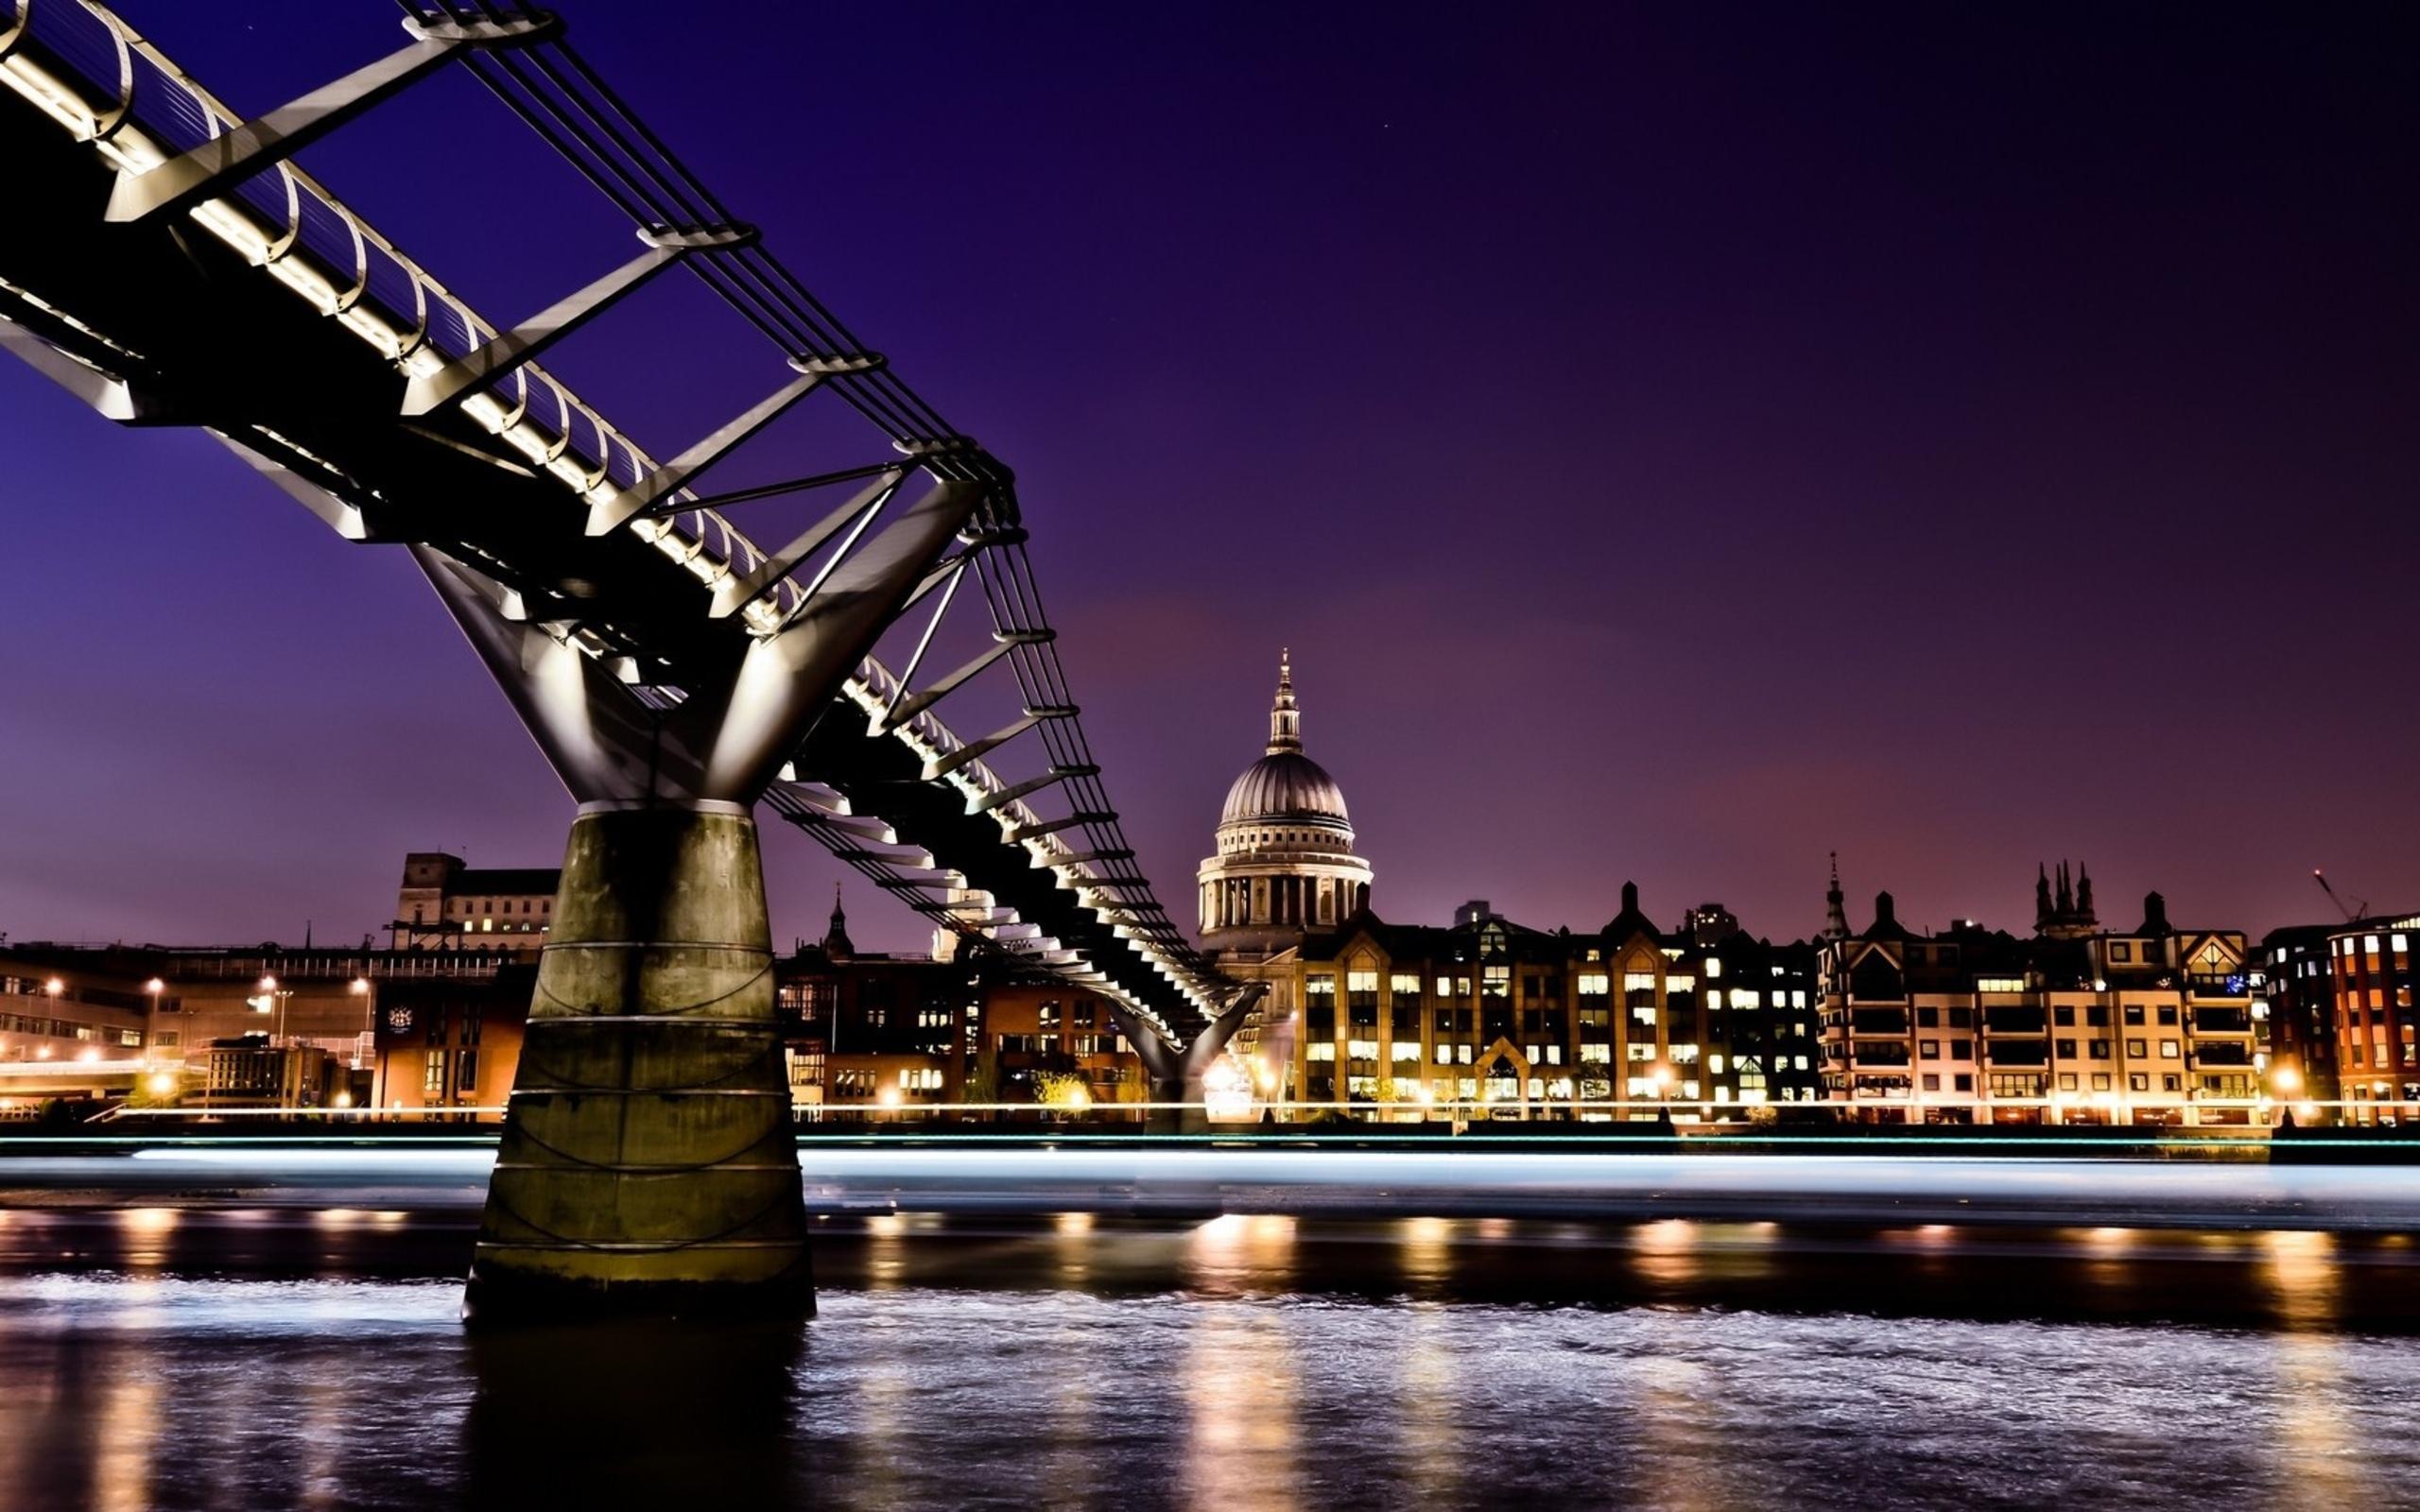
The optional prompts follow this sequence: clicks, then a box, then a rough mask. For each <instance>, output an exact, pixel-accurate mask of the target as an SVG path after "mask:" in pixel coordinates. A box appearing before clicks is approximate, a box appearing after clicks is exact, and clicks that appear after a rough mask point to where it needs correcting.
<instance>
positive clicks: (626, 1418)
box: [0, 1210, 2420, 1512]
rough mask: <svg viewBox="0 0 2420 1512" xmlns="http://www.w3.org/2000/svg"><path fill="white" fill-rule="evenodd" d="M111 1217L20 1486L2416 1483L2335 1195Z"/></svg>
mask: <svg viewBox="0 0 2420 1512" xmlns="http://www.w3.org/2000/svg"><path fill="white" fill-rule="evenodd" d="M163 1214H166V1215H165V1216H163ZM112 1222H113V1226H114V1228H115V1230H116V1233H117V1237H118V1239H119V1241H120V1242H121V1244H122V1246H124V1249H123V1252H122V1253H121V1254H120V1255H119V1257H118V1263H119V1264H120V1265H121V1266H123V1267H125V1268H122V1269H120V1270H117V1271H115V1272H112V1273H64V1272H46V1273H35V1274H26V1275H18V1276H14V1277H11V1278H9V1279H8V1280H5V1281H0V1487H6V1488H7V1494H6V1495H0V1503H8V1504H24V1505H28V1506H53V1505H56V1506H71V1507H72V1506H92V1507H98V1508H107V1509H129V1512H131V1509H137V1508H145V1507H151V1506H169V1507H186V1506H192V1507H221V1506H223V1507H230V1508H244V1509H247V1512H249V1509H251V1508H258V1507H269V1506H285V1505H303V1506H326V1507H354V1506H399V1507H400V1506H423V1505H448V1504H456V1503H467V1504H483V1503H484V1504H512V1505H518V1506H523V1507H529V1506H542V1505H568V1504H576V1503H581V1502H588V1503H594V1504H622V1503H628V1502H632V1501H644V1500H648V1499H650V1498H653V1499H656V1500H658V1501H659V1502H660V1503H661V1504H667V1505H673V1504H693V1503H717V1502H718V1503H722V1504H728V1505H733V1506H737V1507H747V1508H756V1507H770V1506H774V1505H778V1504H782V1503H784V1502H786V1501H790V1502H813V1503H819V1504H828V1505H860V1506H871V1507H890V1506H957V1505H968V1504H996V1505H1016V1506H1031V1505H1048V1506H1100V1507H1112V1506H1114V1507H1117V1508H1120V1509H1123V1508H1127V1507H1156V1506H1186V1507H1202V1508H1214V1507H1215V1508H1219V1509H1221V1512H1233V1509H1253V1508H1260V1507H1287V1506H1304V1505H1343V1506H1361V1505H1389V1506H1401V1505H1423V1506H1430V1505H1448V1506H1450V1505H1479V1504H1490V1505H1494V1504H1504V1503H1517V1502H1530V1503H1536V1504H1538V1505H1540V1506H1561V1505H1570V1504H1604V1503H1646V1504H1651V1505H1655V1506H1659V1507H1673V1508H1693V1507H1704V1508H1724V1507H1735V1506H1747V1505H1764V1504H1783V1503H1792V1504H1811V1505H1837V1506H1859V1507H1864V1506H1877V1505H1892V1504H1933V1503H1943V1502H1968V1503H1972V1502H1997V1503H2002V1504H2048V1503H2091V1504H2094V1505H2098V1506H2104V1507H2105V1506H2118V1507H2124V1506H2153V1505H2163V1504H2169V1503H2174V1502H2176V1501H2180V1500H2185V1499H2187V1498H2189V1499H2191V1500H2193V1501H2195V1502H2197V1503H2239V1504H2246V1505H2261V1506H2270V1505H2312V1506H2320V1505H2345V1504H2361V1503H2392V1502H2408V1501H2410V1500H2411V1498H2412V1495H2413V1492H2414V1489H2415V1487H2420V1458H2415V1455H2416V1454H2420V1349H2414V1348H2413V1347H2412V1346H2411V1343H2410V1342H2409V1341H2408V1340H2398V1339H2393V1338H2382V1337H2372V1336H2366V1335H2364V1334H2362V1333H2359V1332H2349V1331H2350V1330H2353V1329H2357V1328H2358V1327H2359V1323H2360V1321H2361V1318H2362V1314H2361V1307H2362V1302H2361V1300H2360V1299H2361V1298H2362V1297H2373V1296H2376V1295H2377V1292H2376V1291H2375V1290H2374V1289H2375V1288H2376V1287H2377V1286H2378V1285H2380V1284H2381V1280H2380V1279H2379V1278H2377V1277H2375V1276H2373V1277H2369V1278H2368V1279H2364V1273H2363V1272H2361V1270H2360V1269H2359V1266H2358V1265H2354V1264H2352V1263H2351V1262H2352V1260H2353V1259H2355V1258H2358V1257H2355V1256H2348V1253H2347V1246H2348V1244H2349V1243H2351V1242H2349V1241H2340V1240H2334V1239H2329V1238H2327V1237H2325V1236H2312V1235H2304V1234H2266V1235H2233V1236H2214V1237H2212V1238H2209V1239H2192V1240H2172V1239H2171V1240H2157V1239H2149V1238H2146V1237H2144V1236H2142V1235H2139V1234H2129V1233H2125V1232H2120V1231H2108V1230H2097V1231H2086V1230H2067V1231H2064V1232H2063V1233H2061V1234H2059V1235H2055V1236H2053V1237H2052V1239H2051V1240H2049V1241H2047V1242H2042V1243H2038V1244H2036V1246H2035V1247H2034V1248H2033V1249H2031V1250H2028V1249H2026V1248H2025V1247H2024V1246H2023V1245H2020V1244H2018V1243H2017V1242H2015V1241H2014V1240H2007V1239H1992V1238H1977V1237H1975V1236H1973V1235H1962V1234H1961V1233H1960V1232H1958V1231H1945V1232H1944V1231H1934V1230H1919V1229H1907V1230H1896V1231H1892V1232H1887V1233H1884V1234H1880V1235H1868V1236H1865V1237H1863V1238H1860V1239H1855V1240H1852V1239H1848V1238H1840V1239H1837V1240H1826V1241H1821V1242H1814V1241H1810V1242H1809V1244H1808V1245H1807V1246H1798V1245H1796V1243H1795V1242H1794V1241H1793V1240H1792V1239H1791V1237H1790V1236H1789V1234H1787V1233H1784V1232H1780V1231H1777V1230H1775V1229H1773V1228H1772V1226H1766V1225H1701V1224H1687V1223H1679V1224H1667V1225H1651V1226H1639V1227H1636V1228H1634V1229H1628V1230H1625V1231H1624V1232H1623V1233H1622V1234H1621V1236H1620V1239H1619V1242H1618V1243H1612V1242H1609V1239H1608V1235H1607V1234H1606V1233H1605V1232H1604V1231H1601V1230H1599V1231H1591V1230H1585V1229H1572V1228H1570V1227H1568V1226H1534V1225H1532V1226H1523V1225H1504V1224H1494V1223H1486V1222H1476V1221H1465V1220H1451V1221H1449V1220H1434V1219H1417V1220H1407V1221H1405V1222H1403V1223H1401V1224H1398V1225H1392V1226H1382V1227H1381V1228H1379V1229H1374V1230H1369V1231H1364V1232H1362V1233H1360V1235H1359V1238H1358V1239H1357V1241H1356V1242H1355V1245H1354V1246H1347V1245H1345V1244H1344V1242H1343V1241H1342V1240H1340V1238H1339V1237H1338V1236H1337V1235H1336V1234H1335V1233H1333V1232H1331V1231H1329V1230H1326V1229H1322V1228H1321V1227H1319V1226H1317V1225H1312V1224H1306V1223H1301V1222H1298V1221H1296V1220H1293V1219H1289V1218H1282V1217H1241V1216H1236V1217H1226V1218H1219V1219H1214V1220H1210V1221H1208V1222H1204V1223H1201V1224H1197V1225H1191V1226H1185V1227H1183V1228H1177V1229H1169V1228H1167V1226H1159V1227H1150V1228H1142V1229H1126V1228H1121V1227H1120V1226H1118V1225H1116V1224H1114V1223H1108V1222H1102V1221H1098V1220H1095V1219H1090V1218H1084V1219H1072V1218H1069V1219H1059V1220H1053V1221H1051V1222H1050V1223H1048V1224H1046V1225H1045V1226H1043V1227H1042V1228H1040V1229H1036V1230H1035V1231H1034V1232H1032V1233H1031V1234H1030V1235H1029V1236H1027V1237H1024V1238H1016V1237H1013V1236H1008V1237H1003V1236H998V1235H988V1236H979V1237H977V1238H975V1239H972V1240H970V1239H967V1238H965V1237H963V1236H961V1237H960V1238H959V1241H958V1243H959V1246H960V1247H959V1250H958V1251H956V1252H955V1253H953V1252H952V1251H950V1250H949V1247H948V1246H949V1243H950V1241H949V1238H948V1234H947V1232H946V1231H945V1230H944V1229H940V1228H934V1227H932V1226H930V1225H929V1224H928V1222H927V1220H924V1219H921V1218H913V1217H895V1216H882V1217H875V1218H873V1219H870V1220H867V1221H866V1222H864V1223H863V1224H862V1225H861V1226H860V1227H859V1229H858V1230H857V1232H856V1249H855V1250H854V1251H850V1252H842V1251H841V1250H840V1249H839V1248H838V1246H835V1248H834V1258H835V1261H836V1263H835V1265H834V1266H833V1268H832V1269H833V1276H834V1278H835V1279H828V1280H827V1285H826V1290H825V1293H824V1297H823V1312H822V1316H821V1320H820V1321H818V1322H817V1323H815V1324H814V1325H812V1326H810V1327H808V1328H806V1329H804V1330H798V1329H788V1330H784V1329H764V1328H755V1327H734V1326H716V1327H707V1326H704V1325H686V1326H680V1325H628V1326H622V1327H618V1328H613V1329H590V1330H557V1331H544V1330H532V1331H515V1332H508V1333H496V1334H488V1333H483V1334H479V1335H475V1336H472V1335H466V1334H465V1333H464V1332H463V1331H462V1330H461V1328H460V1325H459V1323H458V1318H457V1310H458V1305H459V1288H458V1285H456V1284H455V1283H454V1282H453V1281H451V1280H394V1279H388V1280H359V1279H354V1280H339V1279H332V1278H313V1279H301V1280H269V1279H261V1280H233V1279H213V1278H209V1277H202V1276H195V1275H191V1274H182V1273H180V1272H179V1271H177V1270H176V1269H175V1268H174V1267H173V1266H167V1267H164V1266H163V1264H162V1263H161V1261H160V1254H161V1251H162V1248H163V1246H164V1245H165V1244H166V1243H167V1242H168V1238H169V1236H171V1235H173V1234H175V1233H177V1232H179V1231H180V1229H181V1224H182V1228H184V1229H190V1227H191V1224H192V1221H191V1220H190V1219H189V1218H188V1219H185V1220H180V1219H179V1218H178V1217H177V1216H176V1215H175V1214H174V1212H173V1211H172V1210H141V1211H136V1212H129V1213H125V1214H120V1215H116V1217H115V1218H114V1219H113V1220H112ZM356 1222H357V1220H350V1219H349V1220H346V1223H345V1224H344V1225H339V1227H347V1226H351V1225H354V1224H355V1223H356ZM1823 1244H1832V1245H1834V1247H1835V1250H1836V1251H1837V1254H1838V1257H1839V1263H1840V1264H1841V1266H1842V1267H1843V1271H1842V1272H1841V1273H1842V1274H1850V1273H1854V1272H1856V1271H1858V1270H1859V1269H1871V1268H1873V1267H1874V1266H1876V1264H1878V1263H1882V1262H1883V1261H1884V1260H1887V1259H1888V1258H1889V1257H1891V1256H1894V1255H1895V1256H1897V1257H1899V1258H1898V1259H1897V1260H1896V1261H1894V1262H1892V1263H1898V1264H1902V1265H1912V1266H1916V1267H1921V1268H1923V1269H1926V1270H1929V1269H1931V1268H1934V1267H1937V1266H1944V1265H1955V1264H1959V1263H1964V1264H1967V1265H1969V1266H1972V1265H1976V1264H1979V1263H1984V1262H1985V1261H1987V1260H1988V1259H1989V1257H1991V1256H1992V1255H1994V1254H1996V1253H2000V1254H2002V1258H2003V1261H2004V1262H2005V1263H2006V1264H2007V1265H2008V1266H2010V1267H2012V1268H2009V1269H2006V1270H2003V1271H2001V1272H1998V1273H1996V1274H1998V1275H2002V1276H2008V1277H2020V1278H2021V1277H2028V1276H2030V1277H2032V1278H2034V1282H2033V1283H2034V1284H2037V1285H2038V1286H2039V1287H2040V1288H2041V1297H2042V1299H2043V1302H2044V1306H2043V1308H2042V1309H2041V1314H2042V1315H2041V1316H2035V1317H2025V1316H2016V1315H2003V1314H1998V1313H1995V1312H1983V1313H1979V1314H1976V1315H1974V1316H1969V1317H1959V1316H1922V1315H1910V1316H1881V1315H1875V1314H1874V1312H1873V1311H1871V1310H1869V1311H1867V1312H1861V1313H1841V1312H1826V1311H1824V1310H1823V1308H1822V1306H1821V1302H1822V1298H1821V1297H1804V1298H1802V1299H1801V1300H1800V1301H1799V1302H1798V1303H1797V1304H1796V1305H1783V1304H1779V1303H1777V1302H1776V1301H1775V1300H1774V1299H1775V1298H1777V1297H1782V1296H1784V1295H1786V1294H1788V1293H1789V1291H1790V1290H1791V1289H1792V1288H1793V1287H1798V1286H1802V1285H1808V1284H1815V1283H1813V1282H1808V1281H1806V1277H1808V1276H1810V1275H1813V1274H1816V1273H1815V1272H1813V1271H1811V1270H1809V1269H1808V1268H1807V1267H1809V1266H1810V1265H1812V1264H1814V1263H1817V1262H1819V1261H1821V1260H1822V1258H1823V1256H1824V1253H1826V1251H1824V1249H1823V1248H1822V1245H1823ZM1575 1246H1577V1249H1576V1251H1575ZM1961 1246H1964V1250H1963V1253H1964V1255H1965V1259H1964V1260H1963V1261H1962V1262H1961V1261H1959V1260H1956V1259H1954V1258H1953V1257H1954V1256H1956V1255H1958V1254H1960V1253H1961V1252H1962V1250H1961ZM2373 1247H2375V1246H2373ZM1339 1252H1340V1253H1341V1255H1342V1258H1341V1259H1340V1258H1339ZM2368 1252H2369V1251H2368V1250H2363V1251H2362V1253H2368ZM2398 1255H2399V1251H2398ZM1548 1263H1561V1264H1564V1265H1566V1266H1571V1267H1576V1269H1577V1271H1578V1272H1583V1273H1584V1272H1586V1271H1587V1270H1588V1269H1589V1268H1590V1267H1597V1268H1600V1269H1601V1270H1602V1271H1603V1272H1604V1274H1605V1275H1606V1276H1607V1277H1608V1278H1609V1279H1610V1278H1613V1277H1615V1276H1616V1275H1618V1276H1620V1277H1623V1278H1627V1280H1625V1281H1624V1282H1623V1284H1624V1285H1644V1286H1645V1287H1646V1288H1647V1292H1646V1294H1644V1295H1641V1294H1638V1293H1636V1292H1628V1293H1620V1294H1619V1295H1620V1296H1621V1297H1622V1299H1623V1300H1624V1302H1625V1303H1626V1304H1628V1305H1618V1306H1580V1305H1570V1304H1569V1303H1568V1302H1564V1301H1530V1302H1524V1303H1506V1302H1495V1301H1475V1300H1470V1299H1468V1296H1469V1286H1470V1275H1471V1273H1472V1271H1473V1270H1474V1268H1475V1267H1478V1268H1484V1267H1489V1266H1493V1267H1496V1268H1499V1269H1509V1270H1511V1271H1513V1272H1517V1273H1527V1272H1531V1271H1534V1270H1536V1269H1537V1268H1539V1267H1540V1266H1542V1265H1546V1264H1548ZM1340 1269H1342V1270H1347V1271H1351V1270H1356V1269H1367V1270H1370V1271H1371V1272H1372V1273H1373V1274H1372V1275H1371V1276H1370V1278H1369V1279H1370V1281H1371V1284H1370V1285H1369V1286H1367V1287H1357V1286H1355V1285H1352V1284H1347V1283H1345V1282H1342V1281H1340V1280H1339V1279H1338V1274H1337V1273H1338V1272H1339V1270H1340ZM2146 1272H2154V1273H2157V1274H2158V1275H2159V1276H2161V1277H2164V1278H2166V1280H2165V1281H2163V1282H2162V1284H2163V1285H2165V1286H2167V1287H2168V1288H2169V1290H2170V1292H2172V1293H2174V1294H2176V1295H2183V1294H2184V1293H2188V1292H2193V1291H2196V1290H2202V1291H2206V1290H2208V1289H2210V1288H2212V1287H2216V1286H2219V1285H2221V1284H2226V1285H2237V1286H2256V1287H2258V1288H2260V1289H2261V1294H2262V1296H2263V1297H2265V1298H2266V1300H2265V1301H2264V1302H2263V1304H2262V1306H2263V1309H2264V1311H2263V1312H2262V1314H2260V1315H2261V1317H2262V1319H2263V1321H2262V1324H2261V1326H2258V1327H2253V1328H2242V1327H2227V1328H2178V1327H2158V1326H2145V1325H2141V1324H2135V1323H2113V1322H2106V1321H2101V1322H2088V1321H2046V1320H2044V1318H2045V1317H2055V1316H2057V1315H2060V1314H2059V1306H2058V1305H2057V1304H2058V1303H2059V1302H2060V1300H2062V1299H2066V1300H2068V1301H2073V1300H2074V1299H2076V1298H2079V1297H2085V1296H2087V1295H2089V1294H2094V1293H2099V1292H2111V1291H2114V1292H2115V1293H2116V1294H2117V1295H2118V1297H2119V1298H2120V1299H2121V1300H2125V1301H2127V1302H2128V1304H2129V1305H2132V1303H2133V1301H2134V1300H2135V1299H2139V1298H2141V1297H2146V1296H2152V1295H2155V1294H2154V1292H2153V1291H2152V1290H2148V1289H2147V1288H2149V1287H2150V1285H2151V1283H2149V1282H2147V1281H2146V1280H2145V1273H2146ZM2399 1278H2400V1271H2399V1270H2397V1271H2396V1272H2395V1273H2394V1274H2393V1275H2391V1276H2389V1277H2387V1278H2386V1280H2399ZM2353 1281H2359V1283H2360V1286H2362V1287H2368V1288H2373V1290H2367V1291H2365V1290H2359V1289H2356V1288H2354V1287H2353V1286H2352V1284H2351V1283H2352V1282H2353ZM1146 1282H1148V1283H1149V1284H1148V1285H1146V1284H1144V1283H1146ZM1609 1284H1610V1280H1609ZM1725 1287H1731V1288H1732V1290H1730V1291H1727V1292H1726V1291H1724V1290H1722V1288H1725ZM1709 1288H1712V1289H1713V1290H1711V1291H1709V1290H1708V1289H1709ZM1609 1295H1615V1294H1612V1293H1609ZM1675 1296H1685V1297H1690V1298H1692V1300H1691V1301H1690V1302H1689V1303H1688V1304H1687V1305H1674V1304H1673V1303H1672V1302H1670V1301H1668V1300H1662V1298H1667V1297H1675ZM1746 1296H1754V1297H1757V1298H1759V1299H1760V1300H1759V1302H1758V1303H1757V1305H1749V1306H1740V1305H1737V1303H1736V1301H1724V1300H1720V1299H1715V1300H1709V1298H1720V1297H1734V1298H1736V1297H1746ZM1456 1297H1461V1298H1462V1299H1455V1298H1456Z"/></svg>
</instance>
